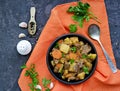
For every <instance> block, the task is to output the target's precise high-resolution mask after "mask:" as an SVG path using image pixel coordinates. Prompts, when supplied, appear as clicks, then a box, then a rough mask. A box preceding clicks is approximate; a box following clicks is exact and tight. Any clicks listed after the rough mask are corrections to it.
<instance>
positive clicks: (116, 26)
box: [0, 0, 120, 91]
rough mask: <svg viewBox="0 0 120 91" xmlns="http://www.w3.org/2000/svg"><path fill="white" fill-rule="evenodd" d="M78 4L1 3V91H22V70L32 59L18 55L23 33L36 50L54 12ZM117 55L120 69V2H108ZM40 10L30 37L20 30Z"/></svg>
mask: <svg viewBox="0 0 120 91" xmlns="http://www.w3.org/2000/svg"><path fill="white" fill-rule="evenodd" d="M71 1H75V0H0V91H20V89H19V86H18V84H17V81H18V77H19V75H20V72H21V69H20V66H21V65H23V64H24V63H26V61H27V59H28V58H29V55H27V56H21V55H19V54H18V53H17V51H16V44H17V43H18V42H19V41H20V40H21V39H19V38H18V35H19V33H21V32H23V33H25V34H26V35H27V37H26V38H24V39H27V40H29V41H30V42H31V43H32V45H33V46H34V45H35V43H36V41H37V39H38V37H39V35H40V32H41V31H42V28H43V27H44V25H45V23H46V21H47V19H48V18H49V14H50V10H51V9H52V8H53V7H54V6H56V5H58V4H62V3H66V2H71ZM105 3H106V8H107V13H108V19H109V26H110V34H111V40H112V46H113V51H114V55H115V59H116V62H117V67H118V68H120V60H119V59H120V56H119V54H120V42H119V39H120V0H105ZM31 6H35V7H36V10H37V12H36V21H37V25H38V26H37V30H38V31H37V34H36V35H35V36H34V37H30V36H28V32H27V29H21V28H19V26H18V25H19V23H20V22H22V21H25V22H28V21H29V18H30V14H29V9H30V7H31Z"/></svg>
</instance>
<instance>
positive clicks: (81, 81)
mask: <svg viewBox="0 0 120 91" xmlns="http://www.w3.org/2000/svg"><path fill="white" fill-rule="evenodd" d="M69 36H74V37H80V38H83V39H84V40H85V41H87V43H89V44H90V45H92V48H93V50H94V51H95V53H96V55H97V57H96V60H95V61H96V62H95V64H94V67H93V68H92V71H91V72H90V74H89V75H88V76H87V77H86V78H85V79H83V80H78V81H76V82H68V81H65V80H62V79H60V78H59V77H57V76H56V75H55V73H54V72H53V71H52V69H51V67H50V65H49V62H48V61H49V58H48V57H49V53H50V50H51V48H53V47H52V46H53V45H54V44H55V43H56V42H57V41H58V40H60V39H62V38H64V37H69ZM97 63H98V54H97V50H96V48H95V46H94V44H93V43H92V42H91V41H90V40H89V39H88V38H87V37H85V36H83V35H81V34H75V33H72V34H63V35H61V36H59V37H57V38H55V39H54V40H53V42H52V43H51V44H50V46H49V48H48V50H47V55H46V64H47V68H48V70H49V72H50V73H51V75H52V76H53V77H54V78H55V79H56V80H58V81H60V82H62V83H64V84H68V85H72V84H80V83H83V82H85V81H86V80H88V79H89V78H90V77H91V76H92V75H93V73H94V72H95V69H96V67H97Z"/></svg>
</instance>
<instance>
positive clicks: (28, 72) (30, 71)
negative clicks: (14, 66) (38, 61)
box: [25, 64, 40, 91]
mask: <svg viewBox="0 0 120 91" xmlns="http://www.w3.org/2000/svg"><path fill="white" fill-rule="evenodd" d="M25 76H27V77H28V76H29V77H30V78H31V79H32V83H30V84H29V87H30V89H31V91H40V89H36V88H35V87H36V86H37V85H38V84H39V80H38V78H37V76H38V73H37V72H36V70H35V64H32V65H31V66H30V68H29V69H28V70H26V72H25Z"/></svg>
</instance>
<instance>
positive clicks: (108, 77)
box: [18, 0, 120, 91]
mask: <svg viewBox="0 0 120 91" xmlns="http://www.w3.org/2000/svg"><path fill="white" fill-rule="evenodd" d="M83 2H88V3H89V4H90V5H91V11H92V12H93V13H94V14H95V15H96V16H97V17H98V18H99V19H100V20H101V22H102V23H101V24H98V23H96V22H95V21H94V20H90V21H89V22H85V23H84V27H83V28H78V31H77V32H76V33H77V34H81V35H84V36H86V37H87V38H89V37H88V34H87V31H88V26H89V25H90V24H93V23H96V24H98V25H99V26H100V29H101V42H102V44H103V46H104V47H105V49H106V51H107V52H108V54H109V55H110V57H111V59H112V60H113V62H114V64H115V59H114V55H113V51H112V46H111V40H110V33H109V26H108V19H107V14H106V8H105V4H104V0H83ZM71 5H76V2H72V3H67V4H62V5H58V6H56V7H55V8H54V9H53V10H52V11H51V16H50V18H49V20H48V22H47V24H46V25H45V27H44V29H43V31H42V33H41V36H40V37H39V40H38V43H37V44H36V46H35V48H34V50H33V52H32V54H31V56H30V58H29V60H28V61H27V64H26V65H27V66H28V67H29V66H30V65H31V64H35V65H36V71H37V72H38V74H39V76H38V78H39V81H40V85H42V84H41V79H42V78H44V77H46V78H47V79H52V81H53V82H54V84H55V85H54V88H53V89H52V90H51V91H120V79H119V78H120V70H118V72H117V73H115V74H113V73H112V72H111V70H110V67H109V66H108V63H107V61H106V58H105V56H104V54H103V52H102V49H101V47H100V45H99V44H98V43H97V42H96V41H94V40H91V39H90V38H89V39H90V40H91V41H92V42H93V43H94V45H95V47H96V49H97V52H98V64H97V68H96V70H95V73H94V74H93V75H92V77H91V78H90V79H88V80H87V81H85V82H84V83H82V84H78V85H65V84H63V83H61V82H59V81H57V80H56V79H54V78H53V76H52V75H51V74H50V72H49V71H48V68H47V65H46V53H47V50H48V48H49V46H50V44H51V43H52V42H53V41H54V40H55V38H57V37H58V36H61V35H62V34H67V33H69V29H68V26H69V25H70V24H73V23H75V22H74V21H73V20H72V19H71V14H68V13H67V12H66V10H67V9H68V7H69V6H71ZM25 71H26V69H24V70H23V71H22V73H21V75H20V78H19V81H18V83H19V86H20V88H21V90H22V91H30V88H29V87H28V84H29V83H30V82H31V79H30V78H29V77H25V76H24V74H25ZM43 91H44V90H43Z"/></svg>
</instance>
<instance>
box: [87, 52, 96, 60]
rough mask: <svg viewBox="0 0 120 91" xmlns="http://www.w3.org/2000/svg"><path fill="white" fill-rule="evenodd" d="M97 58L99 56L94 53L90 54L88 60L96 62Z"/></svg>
mask: <svg viewBox="0 0 120 91" xmlns="http://www.w3.org/2000/svg"><path fill="white" fill-rule="evenodd" d="M96 56H97V55H96V54H92V53H90V54H88V58H89V59H91V60H92V61H94V60H95V58H96Z"/></svg>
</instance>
